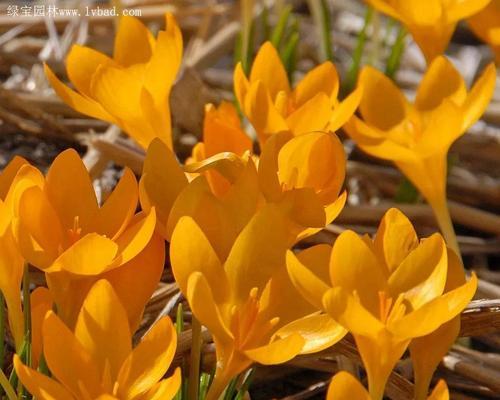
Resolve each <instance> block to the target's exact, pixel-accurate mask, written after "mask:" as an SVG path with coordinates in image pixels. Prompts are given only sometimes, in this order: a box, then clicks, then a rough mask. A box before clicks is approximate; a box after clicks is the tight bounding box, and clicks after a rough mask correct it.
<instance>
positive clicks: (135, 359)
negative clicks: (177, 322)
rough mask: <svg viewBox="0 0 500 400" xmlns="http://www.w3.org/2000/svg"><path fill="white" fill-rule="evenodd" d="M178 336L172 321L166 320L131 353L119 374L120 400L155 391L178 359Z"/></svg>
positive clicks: (157, 325)
mask: <svg viewBox="0 0 500 400" xmlns="http://www.w3.org/2000/svg"><path fill="white" fill-rule="evenodd" d="M176 346H177V335H176V333H175V328H174V326H173V324H172V322H171V320H170V318H169V317H168V316H167V317H163V318H161V319H160V320H159V321H157V322H156V323H155V324H154V325H153V326H152V327H151V329H150V330H149V331H148V332H147V333H146V334H145V335H144V337H143V338H142V340H141V342H140V343H139V345H138V346H137V347H136V348H135V349H134V350H133V351H132V352H131V353H130V354H129V356H128V357H127V359H126V360H125V362H124V363H123V366H122V368H121V369H120V373H119V375H118V380H117V382H118V390H119V392H120V397H122V396H123V397H124V398H127V399H133V398H135V397H136V396H139V395H141V394H142V393H145V392H146V391H148V390H149V389H151V388H152V387H153V386H154V385H155V384H156V383H157V382H158V381H159V380H160V379H161V378H162V377H163V375H165V373H166V372H167V370H168V368H169V366H170V363H171V362H172V359H173V358H174V354H175V348H176Z"/></svg>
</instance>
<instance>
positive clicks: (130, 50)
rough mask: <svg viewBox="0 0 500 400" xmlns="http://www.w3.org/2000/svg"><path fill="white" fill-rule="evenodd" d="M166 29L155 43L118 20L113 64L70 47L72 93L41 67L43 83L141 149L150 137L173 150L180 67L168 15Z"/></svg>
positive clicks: (131, 21) (175, 30) (137, 26)
mask: <svg viewBox="0 0 500 400" xmlns="http://www.w3.org/2000/svg"><path fill="white" fill-rule="evenodd" d="M165 23H166V28H165V30H164V31H160V32H159V33H158V37H157V38H156V39H155V38H154V36H153V35H152V34H151V32H150V31H149V30H148V29H147V28H146V26H144V24H143V23H142V22H141V21H140V20H139V19H137V18H134V17H129V16H123V17H122V18H120V23H119V26H118V31H117V34H116V39H115V45H114V53H113V58H110V57H108V56H106V55H105V54H102V53H100V52H98V51H96V50H93V49H91V48H88V47H83V46H79V45H74V46H73V47H72V49H71V51H70V53H69V55H68V57H67V59H66V68H67V73H68V77H69V79H70V81H71V83H72V84H73V85H74V87H75V88H76V90H77V91H75V90H72V89H70V88H69V87H68V86H66V85H65V84H63V83H62V82H61V81H60V80H59V79H58V78H57V77H56V76H55V74H54V73H53V72H52V71H51V70H50V68H49V67H48V66H45V73H46V75H47V78H48V79H49V81H50V83H51V84H52V86H53V88H54V90H55V91H56V93H57V94H58V95H59V97H60V98H61V99H63V100H64V102H66V103H67V104H68V105H69V106H71V107H72V108H74V109H75V110H77V111H79V112H81V113H82V114H86V115H89V116H91V117H94V118H97V119H101V120H104V121H107V122H109V123H112V124H116V125H118V126H119V127H120V128H122V129H123V130H124V131H125V132H126V133H128V134H129V135H130V136H131V137H132V138H133V139H134V140H135V141H136V142H137V143H138V144H139V145H140V146H142V147H143V148H147V147H148V145H149V143H150V142H151V140H153V139H154V138H155V137H158V138H160V139H161V140H163V141H164V142H165V143H166V144H167V146H169V147H170V148H172V128H171V117H170V105H169V95H170V90H171V88H172V85H173V83H174V80H175V77H176V75H177V72H178V70H179V67H180V64H181V59H182V35H181V32H180V30H179V27H178V26H177V23H176V21H175V19H174V17H173V16H172V15H171V14H166V21H165Z"/></svg>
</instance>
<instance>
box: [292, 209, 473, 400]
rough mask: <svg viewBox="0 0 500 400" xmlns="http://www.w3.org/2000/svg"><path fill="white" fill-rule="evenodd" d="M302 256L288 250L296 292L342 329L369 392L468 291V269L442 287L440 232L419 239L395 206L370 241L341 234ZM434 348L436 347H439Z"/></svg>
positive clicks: (444, 261)
mask: <svg viewBox="0 0 500 400" xmlns="http://www.w3.org/2000/svg"><path fill="white" fill-rule="evenodd" d="M308 251H309V252H310V256H309V257H308V259H307V262H304V261H300V260H299V259H297V257H296V256H295V255H294V254H293V253H292V252H289V253H288V256H287V265H288V271H289V274H290V277H291V279H292V282H293V283H294V284H295V286H296V287H297V289H299V291H300V292H301V293H302V295H303V296H304V297H305V298H306V299H308V300H309V301H310V303H311V304H313V305H315V306H316V307H317V309H324V310H325V311H327V312H328V314H329V315H330V316H331V317H332V318H333V319H334V320H335V321H338V322H339V323H340V324H341V325H342V326H344V327H345V328H346V329H348V330H349V331H350V332H351V333H352V335H353V336H354V338H355V340H356V344H357V347H358V350H359V353H360V355H361V358H362V360H363V363H364V366H365V368H366V371H367V375H368V383H369V389H370V396H371V397H372V399H373V400H380V399H382V396H383V393H384V388H385V384H386V382H387V379H388V377H389V374H390V373H391V371H392V369H393V368H394V366H395V364H396V362H397V361H398V360H399V359H400V358H401V356H402V355H403V353H404V352H405V350H406V349H407V347H408V345H409V344H410V341H411V340H412V339H415V338H419V337H423V336H427V335H429V334H431V333H432V332H435V331H436V330H437V329H438V328H440V327H441V326H442V325H443V324H445V323H447V322H448V321H451V320H452V319H453V318H455V317H456V316H457V315H458V314H459V313H460V312H461V311H462V310H463V309H464V308H465V307H466V306H467V304H468V303H469V301H470V300H471V299H472V297H473V296H474V293H475V291H476V287H477V278H476V276H475V274H473V275H472V278H471V279H470V280H469V281H468V282H467V283H464V284H461V285H459V286H458V287H456V288H454V289H453V290H449V291H448V292H445V291H444V290H445V287H446V282H447V278H448V271H449V267H448V258H447V254H448V253H447V248H446V245H445V243H444V240H443V239H442V237H441V235H440V234H437V233H436V234H434V235H432V236H430V237H429V238H426V239H424V240H422V241H420V242H419V240H418V238H417V236H416V234H415V231H414V229H413V226H412V225H411V222H410V221H409V220H408V219H407V218H406V217H405V216H404V215H403V214H402V213H401V212H400V211H398V210H397V209H391V210H389V211H388V212H387V213H386V214H385V216H384V218H383V219H382V221H381V223H380V225H379V228H378V231H377V234H376V236H375V239H374V240H371V239H370V238H369V237H368V236H364V237H360V236H358V235H357V234H355V233H354V232H352V231H345V232H343V233H342V234H341V235H340V236H339V237H338V238H337V240H336V241H335V243H334V246H333V249H332V250H331V251H330V250H329V247H328V246H326V245H319V246H315V247H313V248H311V249H308ZM439 351H440V350H439Z"/></svg>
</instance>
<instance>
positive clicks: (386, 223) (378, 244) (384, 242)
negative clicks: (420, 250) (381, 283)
mask: <svg viewBox="0 0 500 400" xmlns="http://www.w3.org/2000/svg"><path fill="white" fill-rule="evenodd" d="M374 245H375V250H376V251H377V254H378V255H379V257H381V258H382V259H383V260H384V261H385V264H386V266H387V268H388V271H387V272H388V273H389V274H390V273H391V272H392V271H394V270H395V269H396V268H397V267H398V266H399V265H400V264H401V262H402V261H403V260H404V259H405V258H406V256H407V255H408V253H409V252H410V251H412V250H413V249H414V248H415V247H417V245H418V237H417V234H416V232H415V229H414V228H413V225H412V224H411V222H410V220H409V219H408V217H406V215H404V214H403V213H402V212H401V211H399V210H398V209H397V208H391V209H390V210H388V211H387V212H386V213H385V214H384V217H383V218H382V220H381V221H380V226H379V228H378V230H377V235H376V236H375V240H374Z"/></svg>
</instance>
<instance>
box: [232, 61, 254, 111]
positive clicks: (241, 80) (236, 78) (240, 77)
mask: <svg viewBox="0 0 500 400" xmlns="http://www.w3.org/2000/svg"><path fill="white" fill-rule="evenodd" d="M233 82H234V94H235V96H236V98H237V99H238V103H239V104H240V107H243V105H244V104H245V96H246V94H247V92H248V88H249V86H250V83H249V82H248V79H247V77H246V75H245V72H244V71H243V67H242V66H241V63H240V62H239V63H238V64H236V67H235V68H234V74H233Z"/></svg>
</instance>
